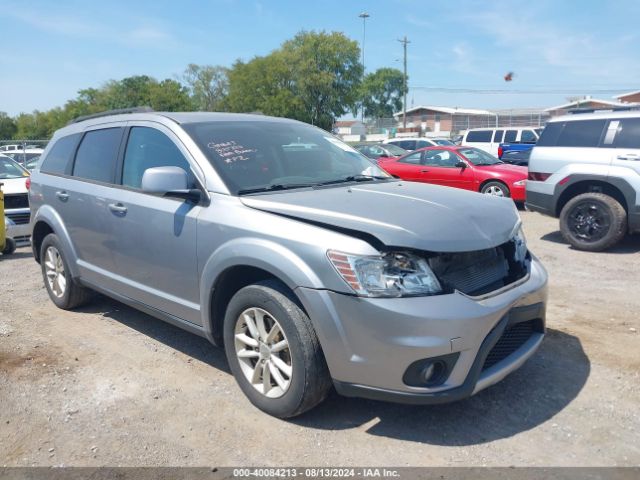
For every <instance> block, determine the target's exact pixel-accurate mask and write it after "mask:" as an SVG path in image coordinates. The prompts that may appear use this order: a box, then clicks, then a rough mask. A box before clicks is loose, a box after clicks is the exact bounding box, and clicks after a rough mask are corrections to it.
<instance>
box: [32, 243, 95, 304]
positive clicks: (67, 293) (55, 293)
mask: <svg viewBox="0 0 640 480" xmlns="http://www.w3.org/2000/svg"><path fill="white" fill-rule="evenodd" d="M40 266H41V268H42V277H43V279H44V286H45V287H46V289H47V293H49V298H51V301H52V302H53V303H55V304H56V306H57V307H59V308H62V309H65V310H69V309H72V308H75V307H79V306H80V305H83V304H85V303H87V302H88V301H89V300H90V299H91V298H92V295H93V293H92V292H91V290H88V289H86V288H84V287H82V286H80V285H79V284H78V283H77V282H76V281H75V280H74V279H73V278H72V277H71V273H70V271H69V265H68V263H67V261H66V259H65V258H64V256H63V253H62V248H61V246H60V241H59V240H58V237H57V236H56V234H55V233H50V234H49V235H47V236H46V237H45V238H44V240H43V241H42V245H41V246H40Z"/></svg>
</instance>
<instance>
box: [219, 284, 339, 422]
mask: <svg viewBox="0 0 640 480" xmlns="http://www.w3.org/2000/svg"><path fill="white" fill-rule="evenodd" d="M247 317H249V319H250V320H251V321H247ZM260 318H262V322H264V323H263V325H264V327H263V328H262V329H261V330H262V332H263V334H262V335H261V334H260V332H258V331H256V330H260V327H259V326H258V322H259V321H260ZM252 322H253V324H252V325H251V326H250V324H251V323H252ZM274 325H279V327H280V333H278V336H277V337H275V339H273V338H272V339H269V335H268V334H267V332H269V333H272V332H274V331H276V330H275V329H273V328H274ZM252 328H253V330H254V333H256V334H255V335H253V334H251V330H252ZM272 329H273V330H272ZM265 334H266V335H265ZM239 335H244V336H245V337H247V338H245V337H242V338H243V339H244V340H243V341H240V340H238V339H237V337H238V336H239ZM256 339H258V340H257V341H256ZM263 340H266V342H264V341H263ZM249 341H251V342H250V343H254V342H255V344H257V345H258V346H256V345H255V344H254V345H252V346H250V345H249V344H246V343H245V342H249ZM283 341H284V342H285V343H287V347H286V348H284V349H282V350H280V351H278V352H277V353H273V352H275V350H274V351H273V352H268V351H267V350H268V347H266V345H270V346H271V347H272V348H274V346H275V345H277V344H282V342H283ZM224 346H225V351H226V354H227V360H228V361H229V367H230V368H231V372H232V373H233V375H234V377H235V379H236V382H238V385H239V386H240V389H241V390H242V391H243V392H244V394H245V395H246V396H247V397H248V398H249V400H250V401H251V403H253V405H255V406H256V407H257V408H259V409H260V410H262V411H264V412H266V413H268V414H269V415H273V416H274V417H278V418H290V417H295V416H296V415H300V414H301V413H304V412H306V411H307V410H309V409H311V408H313V407H315V406H316V405H318V404H319V403H320V402H322V401H323V400H324V399H325V397H326V396H327V394H328V393H329V391H330V389H331V385H332V383H331V378H330V376H329V370H328V368H327V364H326V362H325V359H324V355H323V353H322V349H321V347H320V343H319V342H318V337H317V336H316V333H315V331H314V329H313V326H312V325H311V321H310V320H309V317H308V316H307V315H306V314H305V313H304V312H303V311H302V309H301V308H300V307H299V306H298V305H297V304H296V302H295V301H294V299H293V296H292V294H291V292H290V291H289V290H288V289H287V287H285V286H284V285H283V284H281V283H280V282H278V281H275V280H265V281H261V282H258V283H256V284H253V285H249V286H247V287H244V288H242V289H241V290H239V291H238V292H237V293H236V294H235V295H234V296H233V298H232V299H231V301H230V302H229V305H228V307H227V311H226V315H225V318H224ZM238 352H242V353H241V356H239V353H238ZM249 355H251V358H249V357H248V356H249ZM275 357H277V359H276V358H275ZM281 362H283V363H281ZM256 366H257V368H256ZM281 367H282V369H281ZM285 367H287V368H285ZM274 370H275V372H274ZM286 371H287V372H289V375H290V377H288V378H289V382H288V384H286V380H287V374H286V373H285V372H286ZM256 372H262V373H258V374H257V376H255V375H256ZM267 372H268V373H267ZM272 372H273V373H272ZM277 375H279V380H282V381H284V383H285V384H286V388H283V387H282V386H281V383H279V382H278V381H277V379H276V377H277ZM250 377H252V378H255V381H254V382H253V383H252V378H250ZM265 377H267V379H266V380H265Z"/></svg>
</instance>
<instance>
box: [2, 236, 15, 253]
mask: <svg viewBox="0 0 640 480" xmlns="http://www.w3.org/2000/svg"><path fill="white" fill-rule="evenodd" d="M15 251H16V242H15V240H14V239H13V238H5V242H4V250H2V254H3V255H11V254H12V253H13V252H15Z"/></svg>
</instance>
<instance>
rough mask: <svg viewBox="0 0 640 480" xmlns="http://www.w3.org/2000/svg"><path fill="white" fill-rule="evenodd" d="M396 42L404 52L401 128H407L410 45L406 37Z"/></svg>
mask: <svg viewBox="0 0 640 480" xmlns="http://www.w3.org/2000/svg"><path fill="white" fill-rule="evenodd" d="M398 41H399V42H400V43H401V44H402V48H403V50H404V62H403V63H404V102H402V103H403V111H402V128H407V90H408V88H407V43H411V42H410V41H409V40H407V36H406V35H405V36H404V38H402V39H401V40H400V39H398Z"/></svg>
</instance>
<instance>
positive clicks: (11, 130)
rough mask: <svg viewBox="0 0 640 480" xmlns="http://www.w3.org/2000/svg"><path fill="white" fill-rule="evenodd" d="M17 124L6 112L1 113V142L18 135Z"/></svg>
mask: <svg viewBox="0 0 640 480" xmlns="http://www.w3.org/2000/svg"><path fill="white" fill-rule="evenodd" d="M16 130H17V127H16V122H14V121H13V118H11V117H10V116H9V115H7V114H6V113H5V112H0V140H7V139H10V138H13V135H14V134H15V133H16Z"/></svg>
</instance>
